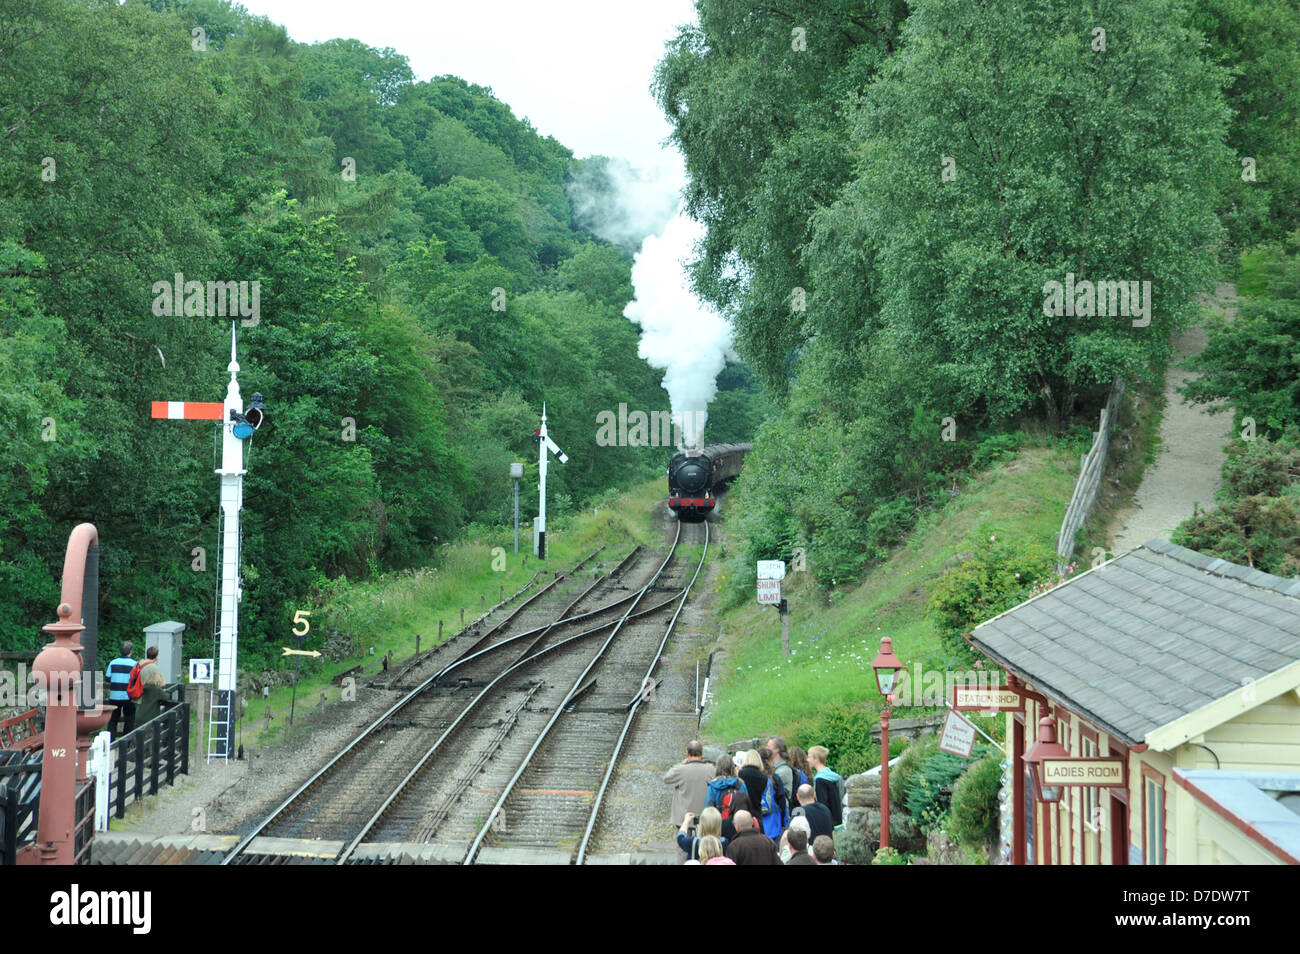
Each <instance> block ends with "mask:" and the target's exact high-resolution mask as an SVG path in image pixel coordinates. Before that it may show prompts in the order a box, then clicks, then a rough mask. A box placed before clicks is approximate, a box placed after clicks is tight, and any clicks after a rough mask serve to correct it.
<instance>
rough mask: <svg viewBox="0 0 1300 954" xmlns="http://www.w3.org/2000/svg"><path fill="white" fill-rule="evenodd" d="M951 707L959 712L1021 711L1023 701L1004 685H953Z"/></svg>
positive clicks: (1018, 694)
mask: <svg viewBox="0 0 1300 954" xmlns="http://www.w3.org/2000/svg"><path fill="white" fill-rule="evenodd" d="M952 707H953V708H954V709H957V710H958V711H960V712H990V711H992V712H1022V711H1024V708H1025V701H1024V698H1023V697H1022V696H1021V695H1020V693H1018V692H1016V690H1014V689H1010V688H1006V687H996V686H953V687H952Z"/></svg>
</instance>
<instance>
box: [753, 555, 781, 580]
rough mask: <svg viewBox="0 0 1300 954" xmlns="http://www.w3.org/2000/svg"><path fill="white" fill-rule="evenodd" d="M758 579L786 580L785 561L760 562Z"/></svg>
mask: <svg viewBox="0 0 1300 954" xmlns="http://www.w3.org/2000/svg"><path fill="white" fill-rule="evenodd" d="M758 578H759V579H760V580H784V579H785V561H784V560H759V561H758Z"/></svg>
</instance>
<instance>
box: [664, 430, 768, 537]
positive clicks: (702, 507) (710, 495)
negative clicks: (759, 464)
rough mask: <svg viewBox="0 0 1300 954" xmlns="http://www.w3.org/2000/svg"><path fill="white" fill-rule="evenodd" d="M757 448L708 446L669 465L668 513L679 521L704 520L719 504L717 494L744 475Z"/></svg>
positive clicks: (691, 451) (721, 445) (676, 458)
mask: <svg viewBox="0 0 1300 954" xmlns="http://www.w3.org/2000/svg"><path fill="white" fill-rule="evenodd" d="M753 446H754V445H753V444H706V445H705V446H704V447H703V448H701V449H699V450H695V449H692V450H688V451H684V452H680V453H678V454H676V455H674V457H673V459H672V460H671V461H669V462H668V509H669V510H671V511H672V512H673V513H675V514H677V515H678V516H679V517H685V518H688V519H689V518H696V519H703V518H704V517H706V516H708V514H709V513H710V511H712V510H713V508H714V506H715V505H716V504H717V491H718V490H720V489H721V487H722V485H723V484H725V483H726V482H727V481H729V480H731V478H733V477H735V476H736V475H737V474H739V473H740V468H741V467H742V466H743V465H744V463H745V455H746V454H748V453H749V452H750V450H751V449H753Z"/></svg>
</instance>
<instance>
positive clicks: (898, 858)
mask: <svg viewBox="0 0 1300 954" xmlns="http://www.w3.org/2000/svg"><path fill="white" fill-rule="evenodd" d="M871 863H872V864H873V865H905V864H907V859H906V858H904V857H903V856H902V855H900V854H899V853H898V852H897V851H895V850H894V849H893V848H881V849H880V850H879V851H877V852H876V857H874V858H872V859H871Z"/></svg>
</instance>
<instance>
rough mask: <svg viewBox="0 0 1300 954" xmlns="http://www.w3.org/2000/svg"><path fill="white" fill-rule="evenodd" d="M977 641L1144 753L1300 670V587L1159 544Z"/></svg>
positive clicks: (975, 636) (1022, 609)
mask: <svg viewBox="0 0 1300 954" xmlns="http://www.w3.org/2000/svg"><path fill="white" fill-rule="evenodd" d="M971 641H972V642H973V643H974V645H975V646H976V647H977V648H978V649H980V650H981V651H983V652H985V653H987V654H988V655H989V656H990V657H991V658H993V659H994V660H996V661H997V662H998V663H1000V664H1001V665H1002V666H1003V667H1004V668H1006V669H1008V670H1010V671H1011V672H1014V673H1016V674H1017V675H1020V676H1023V677H1025V678H1026V679H1027V680H1029V681H1030V682H1031V683H1033V684H1034V685H1035V686H1037V687H1039V688H1040V690H1041V691H1042V692H1043V693H1044V694H1045V695H1047V696H1049V697H1051V698H1054V699H1056V700H1057V701H1059V702H1061V703H1062V704H1064V705H1066V706H1067V707H1068V708H1070V709H1073V710H1075V711H1077V712H1079V713H1080V715H1083V716H1084V717H1085V718H1088V719H1090V720H1091V721H1093V722H1095V723H1096V724H1097V725H1099V726H1101V727H1102V728H1104V729H1106V730H1107V731H1108V732H1110V733H1111V734H1114V735H1118V736H1119V737H1120V738H1121V739H1124V740H1126V741H1127V742H1128V744H1130V745H1135V744H1140V743H1141V742H1142V741H1143V740H1144V739H1145V737H1146V735H1147V733H1148V732H1151V731H1152V730H1154V729H1157V728H1159V727H1160V726H1163V725H1167V724H1169V723H1170V722H1173V721H1174V720H1175V719H1178V718H1180V717H1181V716H1184V715H1187V714H1188V713H1190V712H1194V711H1195V710H1197V709H1200V708H1201V707H1203V706H1205V705H1208V704H1209V703H1211V702H1213V701H1214V700H1216V699H1220V698H1222V697H1224V696H1226V695H1228V694H1229V693H1231V692H1233V691H1236V690H1239V689H1240V688H1241V687H1242V686H1243V685H1244V684H1245V683H1246V682H1247V681H1249V680H1258V679H1260V678H1261V677H1263V676H1266V675H1268V674H1269V673H1272V672H1276V671H1277V670H1279V669H1281V668H1283V667H1284V666H1287V665H1289V664H1291V663H1294V662H1296V661H1297V660H1300V580H1288V579H1283V578H1282V577H1277V576H1273V575H1271V574H1268V573H1262V572H1260V571H1259V570H1252V569H1250V568H1249V567H1243V566H1238V565H1236V564H1234V563H1229V562H1228V561H1226V560H1221V559H1218V558H1216V557H1211V556H1206V555H1205V554H1203V553H1198V552H1196V551H1195V550H1188V549H1187V548H1185V547H1180V546H1175V545H1174V544H1172V543H1169V542H1168V541H1166V540H1159V539H1155V540H1148V541H1147V542H1146V543H1144V544H1143V545H1142V546H1140V547H1138V548H1137V549H1135V550H1131V551H1129V552H1128V553H1125V554H1124V555H1123V556H1120V557H1117V558H1115V559H1114V560H1111V561H1109V562H1108V563H1105V564H1102V565H1101V566H1100V567H1097V568H1096V569H1093V570H1089V571H1088V572H1086V573H1083V574H1081V575H1080V576H1078V577H1075V578H1074V579H1072V580H1069V581H1068V582H1066V583H1062V584H1061V585H1060V586H1058V587H1056V588H1055V589H1052V590H1049V591H1047V592H1046V593H1044V594H1041V595H1039V596H1036V597H1034V598H1033V599H1031V600H1028V601H1026V602H1024V603H1021V604H1020V605H1019V606H1016V607H1014V608H1012V609H1010V610H1007V611H1006V612H1005V613H1002V614H1001V615H999V616H995V617H994V618H993V619H991V620H988V621H987V622H985V623H982V624H981V625H980V626H978V627H976V628H975V630H974V631H973V633H972V634H971Z"/></svg>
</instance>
